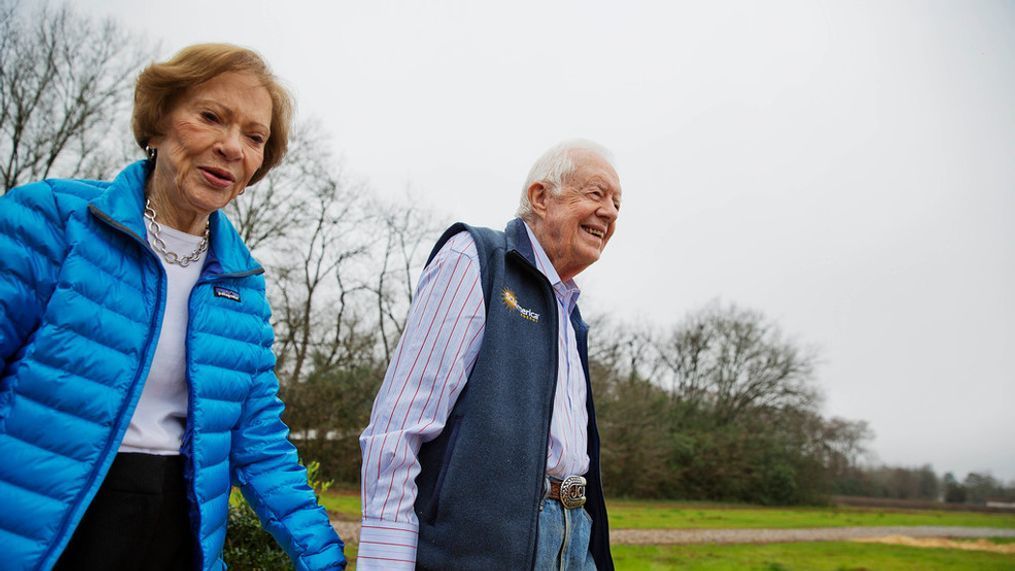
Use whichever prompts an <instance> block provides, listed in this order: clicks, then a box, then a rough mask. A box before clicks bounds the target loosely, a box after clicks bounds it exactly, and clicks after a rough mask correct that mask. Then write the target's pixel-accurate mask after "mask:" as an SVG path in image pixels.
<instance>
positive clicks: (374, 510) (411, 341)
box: [357, 225, 589, 571]
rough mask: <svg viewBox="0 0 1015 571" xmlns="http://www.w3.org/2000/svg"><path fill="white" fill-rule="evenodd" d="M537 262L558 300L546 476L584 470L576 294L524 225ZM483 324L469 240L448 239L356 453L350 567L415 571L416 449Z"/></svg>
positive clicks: (467, 362)
mask: <svg viewBox="0 0 1015 571" xmlns="http://www.w3.org/2000/svg"><path fill="white" fill-rule="evenodd" d="M526 230H527V231H528V235H529V241H530V242H531V243H532V250H533V254H534V255H535V261H536V266H537V268H538V269H539V270H540V271H541V272H542V273H543V274H544V275H545V276H546V278H547V280H548V281H549V282H550V284H551V285H552V286H553V290H554V292H555V294H556V298H557V303H558V311H557V314H558V322H557V326H558V327H557V330H558V343H559V347H558V349H559V350H558V359H559V361H558V367H557V371H558V373H557V386H556V393H555V395H554V406H553V416H552V418H551V419H550V439H549V446H548V447H547V451H546V473H547V474H548V475H551V476H555V477H558V478H564V477H566V476H570V475H581V474H584V473H585V472H587V471H588V467H589V458H588V452H587V442H588V430H587V429H588V412H587V410H586V408H585V403H586V388H585V372H584V370H583V368H582V364H581V359H580V357H579V354H578V346H577V341H576V339H575V332H574V328H573V326H572V325H571V321H570V319H569V316H570V315H571V312H572V310H573V309H574V306H575V303H576V302H577V300H578V296H579V294H580V291H579V289H578V286H576V285H575V283H574V281H573V280H569V281H568V282H566V283H565V282H562V281H561V280H560V277H559V276H558V274H557V272H556V270H555V269H554V268H553V265H552V264H551V263H550V260H549V258H547V256H546V253H545V252H544V251H543V248H542V247H541V246H540V245H539V241H538V240H536V237H535V235H533V234H532V231H531V230H530V229H529V228H528V226H527V225H526ZM485 326H486V315H485V304H484V300H483V289H482V285H481V283H480V271H479V261H478V259H477V253H476V244H475V242H474V241H473V239H472V236H471V235H469V233H468V232H461V233H459V234H456V235H455V236H453V237H452V238H451V239H450V240H448V242H447V243H446V244H445V245H444V247H443V248H441V250H440V251H439V252H438V253H437V255H436V256H435V257H434V259H433V261H431V263H430V265H428V266H427V268H426V270H425V271H424V272H423V275H422V276H421V277H420V281H419V286H418V288H417V293H416V298H415V300H414V301H413V303H412V307H411V308H410V309H409V318H408V319H407V321H406V329H405V332H404V333H403V335H402V338H401V340H400V341H399V344H398V348H397V349H396V350H395V354H394V356H393V358H392V360H391V363H390V365H389V366H388V371H387V374H386V375H385V377H384V384H383V385H382V386H381V389H380V391H379V392H378V394H377V399H376V400H375V401H374V408H373V411H372V413H371V417H370V425H369V426H368V427H367V428H366V430H365V431H364V432H363V434H362V436H361V437H360V447H361V448H362V450H363V474H362V480H363V527H362V531H361V532H360V544H359V554H358V557H357V569H360V570H361V571H370V570H371V569H407V570H408V569H414V568H415V561H416V543H417V538H418V533H419V525H418V521H417V519H416V514H415V513H414V511H413V504H414V503H415V501H416V484H415V480H416V476H417V475H419V471H420V467H419V461H418V460H417V454H418V453H419V449H420V446H421V445H422V444H423V443H424V442H429V441H430V440H433V439H434V438H436V437H437V436H438V435H439V434H440V433H441V431H442V430H443V429H444V425H445V423H446V422H447V419H448V416H449V415H450V414H451V410H452V409H453V408H454V405H455V401H456V400H457V399H458V395H459V394H461V391H462V387H463V386H464V385H465V382H466V381H467V380H468V376H469V373H470V372H471V371H472V367H473V365H475V362H476V358H477V356H478V354H479V349H480V346H481V344H482V338H483V331H484V329H485Z"/></svg>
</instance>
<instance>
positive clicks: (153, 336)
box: [43, 205, 166, 561]
mask: <svg viewBox="0 0 1015 571" xmlns="http://www.w3.org/2000/svg"><path fill="white" fill-rule="evenodd" d="M88 210H89V211H90V212H91V213H92V214H93V215H94V216H95V217H96V218H98V219H99V220H101V221H102V222H103V223H105V224H106V225H108V226H110V227H111V228H113V229H114V230H117V231H119V232H121V233H123V234H126V235H127V236H128V237H130V238H131V239H133V240H134V241H135V242H137V243H138V244H140V245H141V247H142V249H144V250H145V251H147V252H148V253H149V254H150V255H152V256H155V253H154V252H152V250H151V248H150V247H149V246H148V243H147V242H145V240H143V239H142V238H141V237H140V236H138V235H137V234H136V233H135V232H134V231H133V230H131V229H130V228H127V227H126V226H124V225H123V224H120V223H119V222H117V221H116V220H113V219H112V218H110V217H109V216H108V215H107V214H106V213H105V212H102V211H101V210H99V209H98V208H96V207H95V206H92V205H89V206H88ZM156 261H158V260H156ZM156 265H157V266H158V271H159V285H158V290H157V296H158V301H157V305H156V307H155V320H154V322H153V323H152V325H151V326H150V327H149V328H148V340H147V341H146V344H145V351H144V355H145V360H144V362H143V363H142V366H141V367H139V368H138V371H137V374H136V375H135V376H134V380H133V381H131V384H130V393H129V395H133V394H134V393H135V392H136V390H137V384H138V382H139V380H140V379H141V373H142V371H145V370H146V369H147V368H148V367H150V366H151V361H152V357H153V355H154V350H153V349H154V347H155V346H156V345H157V339H158V337H159V334H160V333H161V331H162V317H163V313H164V312H165V306H166V300H165V291H164V290H165V282H166V271H165V269H163V268H162V264H161V263H157V264H156ZM130 401H133V402H134V404H135V406H136V403H137V400H136V399H134V398H131V399H130V400H128V401H127V402H125V403H124V404H123V405H122V407H121V409H120V411H119V414H118V415H117V417H118V418H119V419H122V418H123V417H124V416H125V413H126V407H129V406H130ZM127 422H128V423H129V422H130V421H129V419H128V421H127ZM120 428H122V424H121V425H120V427H118V428H117V431H119V429H120ZM113 440H114V439H113V438H109V439H108V440H107V441H106V446H105V447H104V448H103V449H102V455H101V457H100V458H101V460H100V461H101V462H102V463H103V464H105V469H103V468H102V466H101V465H100V466H99V467H98V468H99V469H96V470H92V473H91V475H90V476H89V477H88V483H87V485H86V486H85V487H84V489H83V490H82V492H81V493H79V494H78V497H77V501H76V502H75V510H74V511H80V512H81V514H80V515H79V516H75V515H74V513H73V512H71V513H70V514H68V515H67V516H66V517H65V518H64V520H63V522H62V523H61V525H60V530H59V531H58V532H57V534H56V538H57V539H56V541H54V542H53V544H51V545H50V548H49V552H48V553H47V554H46V556H45V557H43V561H46V560H48V559H49V558H50V557H52V555H53V551H54V548H55V547H56V546H57V545H60V544H62V543H64V536H65V535H66V534H67V528H68V527H69V526H70V523H71V520H72V519H76V520H78V521H80V518H81V517H83V516H84V510H85V509H87V507H84V508H83V507H82V505H81V504H82V502H81V501H80V500H81V499H82V497H83V495H87V494H88V493H90V492H91V491H92V489H93V487H94V485H95V480H96V479H97V477H98V475H99V472H103V475H105V472H106V471H108V469H109V465H110V464H112V463H111V462H109V450H110V448H111V447H112V445H113Z"/></svg>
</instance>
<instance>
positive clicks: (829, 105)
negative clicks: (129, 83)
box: [74, 0, 1015, 479]
mask: <svg viewBox="0 0 1015 571" xmlns="http://www.w3.org/2000/svg"><path fill="white" fill-rule="evenodd" d="M74 4H75V5H76V6H77V7H78V8H79V9H80V10H81V11H82V12H86V13H89V14H93V15H99V16H106V15H112V16H115V17H116V18H117V19H118V20H119V21H120V22H121V23H123V24H124V26H125V27H127V28H128V29H131V30H134V31H136V32H138V33H141V34H144V35H145V36H147V37H148V38H150V39H151V40H152V41H158V42H161V46H162V51H163V53H164V54H165V55H168V54H171V53H172V52H175V51H176V50H178V49H179V48H181V47H183V46H185V45H187V44H190V43H194V42H200V41H227V42H233V43H238V44H241V45H245V46H248V47H252V48H254V49H256V50H258V51H259V52H261V53H262V54H263V55H264V56H265V58H266V59H267V60H268V61H269V62H270V64H271V65H272V66H273V67H274V69H275V71H276V72H277V74H278V75H280V76H281V77H282V78H284V79H285V80H286V81H287V83H288V84H289V85H290V87H291V88H292V89H293V91H294V93H295V95H296V97H297V100H298V104H299V110H300V115H301V117H303V118H314V119H315V120H318V121H319V122H320V123H321V124H322V126H323V127H325V129H326V130H327V131H328V132H330V133H331V135H332V136H333V138H334V145H335V148H334V149H333V150H334V152H336V153H337V154H339V155H341V156H342V157H344V161H345V164H346V166H347V168H348V169H350V170H351V171H353V172H354V173H356V174H358V175H359V176H360V177H362V178H363V179H366V180H367V181H369V183H370V185H371V186H372V187H373V188H374V189H376V191H377V192H380V193H382V194H385V195H390V196H397V195H399V194H400V193H402V192H404V190H405V188H406V187H407V186H408V187H411V188H412V189H413V191H414V192H415V193H416V194H417V195H418V196H419V197H420V198H421V200H422V201H423V202H425V203H427V204H429V205H431V206H432V207H433V208H434V209H435V210H436V211H438V212H440V213H442V214H444V215H446V216H447V218H448V219H449V220H450V219H461V220H465V221H468V222H471V223H474V224H481V225H487V226H494V227H501V226H502V225H503V223H504V222H505V221H506V220H507V219H508V218H509V217H510V215H511V214H512V212H513V211H514V208H515V205H516V203H517V196H518V193H519V191H520V187H521V184H522V182H523V179H524V177H525V174H526V173H527V171H528V168H529V166H530V165H531V163H532V161H534V160H535V158H536V157H537V156H538V155H539V154H540V153H541V152H542V151H543V150H544V149H545V148H546V147H548V146H550V145H551V144H553V143H555V142H556V141H558V140H559V139H563V138H569V137H575V136H580V137H587V138H592V139H595V140H597V141H599V142H601V143H603V144H605V145H606V146H608V147H610V148H611V149H613V151H614V152H615V153H616V158H617V163H618V170H619V172H620V177H621V182H622V185H623V188H624V195H625V196H624V207H623V212H622V214H621V217H620V221H619V224H618V229H617V232H616V235H615V236H614V238H613V241H612V242H611V243H610V246H609V248H608V250H607V252H606V254H605V255H604V257H603V259H602V261H601V262H600V263H599V264H598V265H596V266H594V267H593V268H592V269H590V270H589V271H587V272H586V273H585V274H583V275H582V276H580V278H579V283H580V284H581V285H582V287H583V292H584V293H583V299H584V300H585V301H584V304H585V306H586V313H589V312H590V311H591V312H611V313H613V314H615V315H617V316H619V317H621V318H623V319H628V320H640V321H648V322H650V323H655V324H657V325H658V326H660V327H664V326H666V325H667V324H671V323H673V322H675V321H677V320H679V319H681V318H682V317H683V316H684V315H685V314H686V313H687V312H688V311H691V310H694V309H696V308H699V307H701V306H702V305H703V304H705V303H707V302H709V301H710V300H713V299H720V300H722V301H723V302H735V303H737V304H740V305H742V306H745V307H750V308H754V309H758V310H761V311H762V312H764V313H765V314H766V315H768V316H769V317H771V318H772V319H774V320H776V321H777V322H778V323H779V324H780V325H781V326H782V328H783V329H784V330H785V331H786V332H787V333H788V334H790V335H791V336H793V337H794V338H796V339H797V340H799V341H801V342H802V343H805V344H809V345H815V346H817V347H818V348H819V349H820V351H821V355H822V357H823V359H822V365H821V367H820V369H819V382H820V385H821V387H822V388H823V390H824V392H825V394H826V396H827V398H826V402H825V406H824V412H825V413H826V414H828V415H837V416H843V417H846V418H850V419H865V420H867V421H869V422H870V424H871V426H872V428H873V429H874V431H875V432H876V435H877V436H876V439H875V441H874V443H873V449H874V450H875V451H876V453H877V454H878V457H879V458H880V460H881V461H883V462H887V463H891V464H903V465H920V464H924V463H931V464H933V466H934V468H935V469H936V470H938V471H939V472H940V471H949V470H950V471H955V472H956V473H958V475H959V477H960V478H961V477H963V476H964V475H965V473H966V472H968V471H972V470H980V471H991V472H992V473H993V474H994V475H995V476H998V477H1001V478H1004V479H1015V373H1013V370H1012V366H1011V361H1012V359H1013V358H1015V225H1013V224H1012V218H1013V215H1015V104H1013V102H1015V2H1012V1H1007V2H1002V1H995V2H989V1H963V2H945V1H941V2H927V1H925V2H902V1H890V2H885V1H869V2H857V1H849V2H816V1H813V0H806V1H800V2H765V3H759V2H683V3H671V2H652V3H648V2H645V3H642V2H630V1H628V2H623V3H621V2H613V3H606V2H547V1H541V2H519V1H514V2H510V3H508V2H469V1H465V0H463V1H457V2H451V1H448V2H436V1H413V2H409V1H404V2H386V1H376V0H375V1H369V2H367V1H363V2H357V3H351V2H328V3H324V2H319V3H318V2H296V1H288V2H281V1H270V2H269V1H261V2H258V1H251V0H244V1H235V2H224V1H217V2H207V1H202V2H197V1H189V0H188V1H183V0H174V1H172V2H137V1H136V0H131V1H129V2H128V1H124V0H87V1H85V0H78V1H76V2H74Z"/></svg>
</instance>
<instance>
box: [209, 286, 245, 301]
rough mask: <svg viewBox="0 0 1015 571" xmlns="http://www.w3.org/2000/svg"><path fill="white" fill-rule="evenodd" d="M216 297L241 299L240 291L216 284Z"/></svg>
mask: <svg viewBox="0 0 1015 571" xmlns="http://www.w3.org/2000/svg"><path fill="white" fill-rule="evenodd" d="M215 297H224V298H226V299H231V300H233V301H240V292H238V291H236V290H231V289H229V288H225V287H220V286H215Z"/></svg>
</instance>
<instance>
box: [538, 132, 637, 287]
mask: <svg viewBox="0 0 1015 571" xmlns="http://www.w3.org/2000/svg"><path fill="white" fill-rule="evenodd" d="M571 159H572V160H573V161H574V163H575V167H576V168H575V171H574V172H573V173H571V175H570V176H568V177H567V178H565V180H564V181H563V184H562V187H563V188H562V189H561V191H560V193H559V194H556V195H554V194H553V193H551V192H550V191H549V189H547V188H545V187H542V185H541V184H540V183H536V184H534V185H533V186H532V187H530V189H529V201H530V202H531V203H532V206H533V216H532V227H533V232H534V233H535V234H536V237H537V238H538V239H539V243H540V245H541V246H543V249H544V250H546V254H547V256H548V257H549V258H550V262H552V263H553V267H554V269H556V270H557V274H559V275H560V278H561V279H562V280H564V281H566V280H569V279H571V278H573V277H574V276H576V275H578V274H579V273H581V272H582V271H583V270H584V269H585V268H587V267H589V266H590V265H592V264H593V263H594V262H596V261H597V260H599V256H600V255H601V254H602V252H603V249H604V248H606V243H607V242H609V241H610V237H611V236H613V230H614V228H615V226H616V222H617V215H618V213H619V211H620V194H621V192H620V178H619V177H618V176H617V171H615V170H613V167H612V166H610V163H608V162H606V160H605V159H603V158H602V157H600V156H599V155H598V154H596V153H593V152H591V151H583V150H579V151H572V152H571ZM537 186H539V187H541V188H536V187H537Z"/></svg>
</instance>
